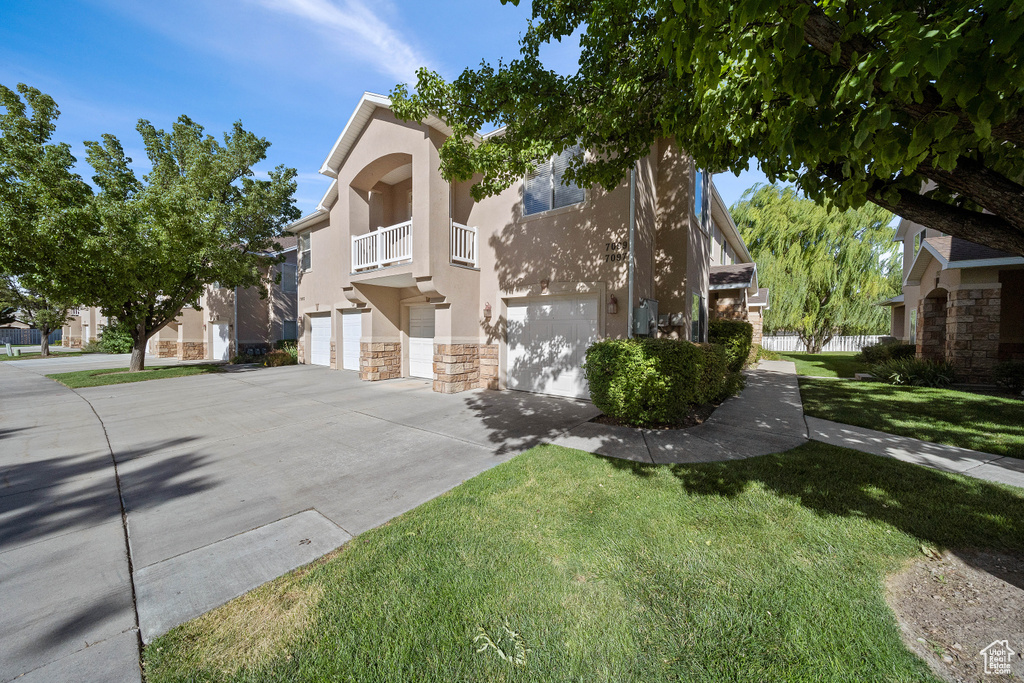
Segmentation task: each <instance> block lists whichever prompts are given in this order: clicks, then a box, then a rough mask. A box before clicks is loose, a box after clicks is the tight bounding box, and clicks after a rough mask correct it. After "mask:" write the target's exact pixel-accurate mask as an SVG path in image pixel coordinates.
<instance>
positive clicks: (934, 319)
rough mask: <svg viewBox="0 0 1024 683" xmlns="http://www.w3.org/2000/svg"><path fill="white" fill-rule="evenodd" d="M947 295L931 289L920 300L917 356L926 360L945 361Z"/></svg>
mask: <svg viewBox="0 0 1024 683" xmlns="http://www.w3.org/2000/svg"><path fill="white" fill-rule="evenodd" d="M948 304H949V293H948V292H947V291H946V290H945V289H942V288H941V287H940V288H937V289H933V290H932V291H931V293H929V294H928V296H926V297H925V298H924V299H922V300H921V320H919V321H918V325H917V327H918V333H917V335H918V342H917V354H918V356H920V357H921V358H924V359H927V360H937V361H942V360H946V309H947V307H948Z"/></svg>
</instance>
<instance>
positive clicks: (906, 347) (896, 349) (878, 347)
mask: <svg viewBox="0 0 1024 683" xmlns="http://www.w3.org/2000/svg"><path fill="white" fill-rule="evenodd" d="M916 353H917V348H916V347H915V346H914V345H913V344H904V343H903V342H900V341H890V342H882V343H881V344H873V345H872V346H865V347H862V348H861V350H860V358H859V359H858V360H862V361H864V362H865V363H882V362H884V361H887V360H893V359H896V360H899V359H901V358H913V357H914V355H915V354H916Z"/></svg>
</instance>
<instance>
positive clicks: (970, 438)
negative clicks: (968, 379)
mask: <svg viewBox="0 0 1024 683" xmlns="http://www.w3.org/2000/svg"><path fill="white" fill-rule="evenodd" d="M800 394H801V396H802V397H803V402H804V412H805V413H806V414H807V415H812V416H814V417H820V418H823V419H825V420H833V421H835V422H842V423H844V424H850V425H856V426H858V427H868V428H870V429H877V430H879V431H883V432H889V433H890V434H899V435H902V436H912V437H914V438H917V439H924V440H925V441H934V442H935V443H944V444H950V445H952V446H961V447H963V448H973V449H974V450H978V451H985V452H986V453H996V454H998V455H1010V456H1013V457H1016V458H1024V401H1022V400H1020V399H1014V398H1009V397H1006V398H1004V397H1000V396H986V395H983V394H971V393H968V392H965V391H955V390H953V389H931V388H928V387H896V386H891V385H888V384H882V383H880V382H857V381H853V380H850V381H847V380H818V379H812V378H805V377H801V378H800Z"/></svg>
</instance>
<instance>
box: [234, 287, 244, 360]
mask: <svg viewBox="0 0 1024 683" xmlns="http://www.w3.org/2000/svg"><path fill="white" fill-rule="evenodd" d="M234 309H235V326H234V330H235V355H236V356H240V355H242V354H241V353H239V351H240V349H239V348H238V287H235V296H234Z"/></svg>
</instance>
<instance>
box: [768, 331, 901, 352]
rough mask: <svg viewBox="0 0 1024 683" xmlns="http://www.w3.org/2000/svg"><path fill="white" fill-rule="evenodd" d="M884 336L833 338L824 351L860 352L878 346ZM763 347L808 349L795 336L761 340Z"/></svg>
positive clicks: (790, 349)
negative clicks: (865, 348)
mask: <svg viewBox="0 0 1024 683" xmlns="http://www.w3.org/2000/svg"><path fill="white" fill-rule="evenodd" d="M882 336H883V335H863V336H856V337H832V341H830V342H829V343H828V344H825V347H824V348H823V349H822V351H858V352H859V351H860V350H861V348H863V347H865V346H870V345H872V344H877V343H878V341H879V340H880V339H881V338H882ZM761 347H762V348H765V349H768V350H769V351H781V352H783V353H785V352H788V351H798V352H799V351H804V352H806V351H807V347H806V346H804V343H803V342H802V341H800V337H798V336H796V335H795V334H787V335H776V336H774V337H765V338H763V339H762V340H761Z"/></svg>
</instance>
